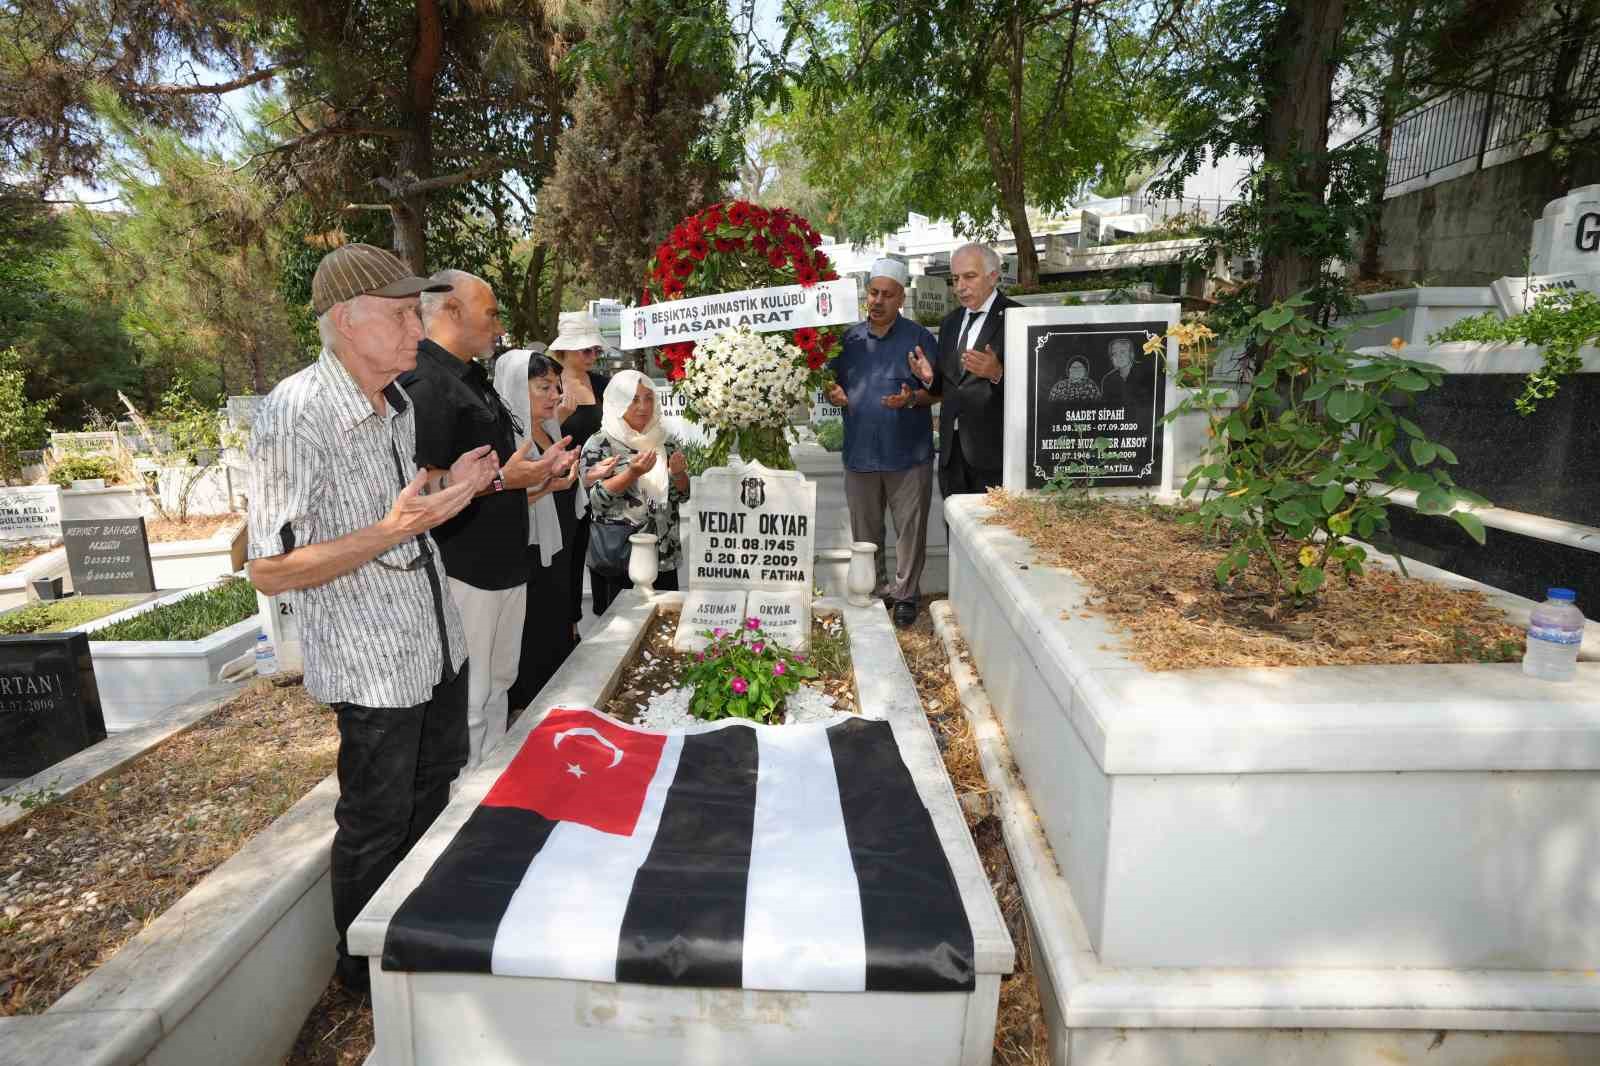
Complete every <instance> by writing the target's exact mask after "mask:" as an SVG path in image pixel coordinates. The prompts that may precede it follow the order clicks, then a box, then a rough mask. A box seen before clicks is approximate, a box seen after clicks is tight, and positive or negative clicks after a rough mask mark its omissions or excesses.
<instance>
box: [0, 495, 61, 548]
mask: <svg viewBox="0 0 1600 1066" xmlns="http://www.w3.org/2000/svg"><path fill="white" fill-rule="evenodd" d="M60 539H61V490H60V489H58V488H57V487H56V486H54V485H28V486H25V487H23V488H15V489H0V544H19V543H29V544H54V543H55V542H56V541H58V540H60Z"/></svg>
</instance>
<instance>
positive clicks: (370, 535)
mask: <svg viewBox="0 0 1600 1066" xmlns="http://www.w3.org/2000/svg"><path fill="white" fill-rule="evenodd" d="M403 539H405V538H403V537H399V538H397V537H396V536H395V535H394V534H393V533H391V532H390V531H389V527H388V526H387V525H386V524H385V523H384V522H377V523H375V524H373V525H370V526H367V527H366V528H365V529H358V530H356V531H355V532H354V533H348V534H346V535H345V536H342V537H340V538H339V539H338V540H330V541H325V542H324V543H322V544H307V545H305V546H304V547H300V548H295V549H293V550H291V551H286V552H284V553H283V554H282V555H273V556H269V557H267V558H264V559H252V560H251V561H250V583H251V584H253V585H255V587H256V589H257V590H259V591H260V592H262V593H264V594H266V595H268V596H276V595H278V593H280V592H289V591H291V590H294V589H314V588H316V587H317V586H318V585H326V584H327V583H328V582H330V581H332V580H333V579H334V578H336V577H339V576H340V575H342V574H348V573H349V572H350V571H352V570H354V569H356V568H357V567H358V566H361V565H363V564H365V563H368V562H371V561H372V560H373V559H376V558H377V557H378V556H379V555H381V554H382V553H384V552H386V551H388V550H389V549H390V548H392V547H394V546H395V545H396V544H398V543H400V541H401V540H403Z"/></svg>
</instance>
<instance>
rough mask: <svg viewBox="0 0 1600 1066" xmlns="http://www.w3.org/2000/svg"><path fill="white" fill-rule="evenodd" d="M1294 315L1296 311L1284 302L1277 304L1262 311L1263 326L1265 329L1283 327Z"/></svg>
mask: <svg viewBox="0 0 1600 1066" xmlns="http://www.w3.org/2000/svg"><path fill="white" fill-rule="evenodd" d="M1293 317H1294V312H1293V311H1292V310H1290V309H1289V308H1287V307H1285V306H1284V305H1283V304H1275V305H1273V306H1272V307H1270V308H1268V309H1267V310H1265V311H1263V312H1261V316H1260V321H1261V328H1262V329H1265V330H1278V329H1282V328H1283V327H1284V325H1285V324H1286V323H1288V321H1289V320H1290V319H1291V318H1293Z"/></svg>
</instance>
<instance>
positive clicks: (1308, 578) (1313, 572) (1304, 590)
mask: <svg viewBox="0 0 1600 1066" xmlns="http://www.w3.org/2000/svg"><path fill="white" fill-rule="evenodd" d="M1326 576H1327V575H1325V574H1324V573H1323V572H1322V567H1320V566H1308V567H1306V568H1305V569H1304V570H1302V571H1300V578H1299V580H1297V581H1296V582H1295V583H1294V585H1295V590H1296V591H1297V592H1299V593H1300V594H1301V595H1302V596H1309V595H1311V594H1312V593H1313V592H1315V591H1317V590H1318V589H1319V588H1321V587H1322V582H1323V581H1324V579H1325V578H1326Z"/></svg>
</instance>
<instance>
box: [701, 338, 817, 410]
mask: <svg viewBox="0 0 1600 1066" xmlns="http://www.w3.org/2000/svg"><path fill="white" fill-rule="evenodd" d="M811 373H812V371H811V370H810V369H809V368H808V367H807V366H806V359H805V355H804V353H802V352H801V350H800V349H799V348H798V347H797V346H795V345H794V344H791V343H789V342H788V341H787V340H786V339H785V335H784V334H781V333H757V332H755V331H754V330H751V329H749V328H747V327H741V328H736V329H726V330H723V331H722V332H721V333H718V334H717V335H716V336H714V337H711V338H710V339H709V340H704V341H701V342H700V344H699V345H698V347H697V349H696V351H695V353H694V358H693V359H691V360H689V362H688V365H687V366H686V367H685V368H684V377H683V380H681V381H679V382H678V383H677V388H678V390H679V391H681V392H682V393H683V396H684V399H685V400H686V401H687V404H688V408H689V412H690V414H691V417H693V418H694V420H695V421H697V422H701V423H703V424H705V425H707V426H711V427H713V428H715V429H717V430H718V431H722V430H729V431H732V432H733V433H738V432H740V431H741V430H746V429H755V428H769V429H778V428H781V427H783V426H785V425H787V423H788V418H789V411H790V410H791V409H792V408H794V407H795V406H797V405H800V406H804V405H806V404H807V403H809V401H810V395H811V394H810V389H809V388H808V382H809V379H810V377H811Z"/></svg>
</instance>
